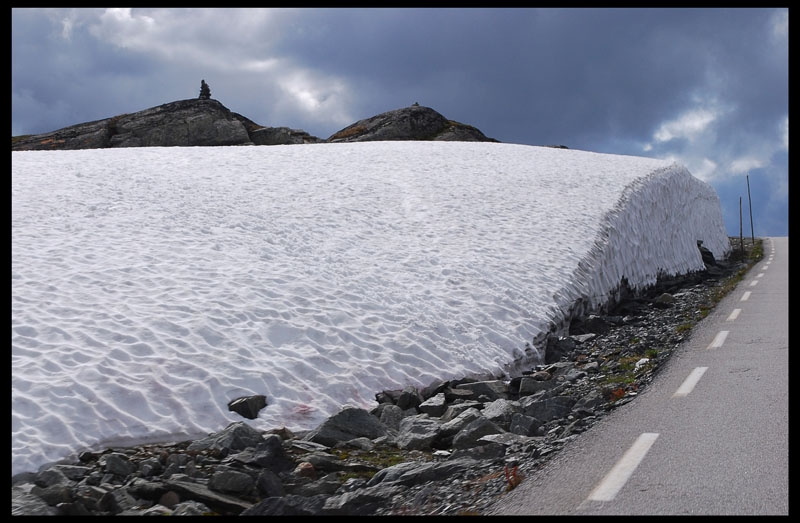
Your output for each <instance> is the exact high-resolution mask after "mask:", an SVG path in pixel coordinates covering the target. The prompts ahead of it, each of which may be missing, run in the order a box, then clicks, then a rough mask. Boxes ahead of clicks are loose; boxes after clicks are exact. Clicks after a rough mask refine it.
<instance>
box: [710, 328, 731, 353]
mask: <svg viewBox="0 0 800 523" xmlns="http://www.w3.org/2000/svg"><path fill="white" fill-rule="evenodd" d="M727 337H728V331H719V332H718V333H717V335H716V336H714V341H712V342H711V345H709V346H708V348H709V349H716V348H719V347H722V344H723V343H725V338H727Z"/></svg>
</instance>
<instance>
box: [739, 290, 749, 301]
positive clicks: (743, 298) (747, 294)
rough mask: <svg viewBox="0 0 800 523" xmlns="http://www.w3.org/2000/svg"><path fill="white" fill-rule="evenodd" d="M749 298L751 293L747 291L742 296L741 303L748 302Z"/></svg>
mask: <svg viewBox="0 0 800 523" xmlns="http://www.w3.org/2000/svg"><path fill="white" fill-rule="evenodd" d="M749 297H750V291H745V292H744V294H742V299H741V300H739V301H747V298H749Z"/></svg>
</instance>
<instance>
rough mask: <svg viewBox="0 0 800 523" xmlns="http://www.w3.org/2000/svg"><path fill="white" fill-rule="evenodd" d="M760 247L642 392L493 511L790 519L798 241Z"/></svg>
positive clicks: (778, 239) (770, 241) (769, 242)
mask: <svg viewBox="0 0 800 523" xmlns="http://www.w3.org/2000/svg"><path fill="white" fill-rule="evenodd" d="M763 240H764V258H763V260H762V261H760V262H759V263H758V264H757V265H755V266H754V267H753V268H751V269H750V271H748V273H747V274H746V276H745V278H744V280H743V281H742V282H740V283H739V284H738V285H737V287H736V288H735V289H734V290H733V291H732V292H731V293H729V294H728V295H727V296H726V297H725V298H724V299H723V300H722V301H721V302H720V303H719V304H718V305H717V306H716V307H715V308H714V310H713V311H712V312H711V314H709V315H708V317H706V318H705V319H704V320H703V321H702V322H700V323H699V324H698V325H697V326H696V327H695V328H694V330H693V331H692V334H691V335H690V337H689V339H688V340H687V341H686V342H685V343H684V344H683V345H681V347H679V348H677V349H676V350H675V352H674V353H673V354H672V356H671V357H670V359H669V361H668V362H667V363H666V364H665V366H664V368H663V369H662V370H661V372H660V373H659V374H658V375H657V376H656V378H655V379H654V380H653V381H652V383H651V384H650V385H649V386H648V388H647V389H646V390H645V391H644V392H643V393H642V394H640V395H639V396H638V397H637V398H636V399H635V400H634V401H632V402H630V403H628V404H626V405H623V406H621V407H619V408H618V409H617V410H615V411H614V412H612V413H611V414H609V415H608V416H606V417H605V418H603V419H601V420H600V421H599V422H597V423H596V424H595V425H594V426H593V427H591V428H590V429H589V430H587V431H586V432H584V433H583V434H580V435H579V436H577V437H576V438H575V439H574V440H573V441H571V442H569V443H568V444H567V445H566V446H565V447H564V448H563V449H562V450H561V451H560V452H559V454H558V455H557V456H556V457H555V458H553V459H552V460H550V462H548V463H547V464H546V465H545V467H543V468H542V469H541V470H538V471H534V472H533V473H531V474H529V476H528V477H527V478H526V479H525V480H524V481H523V482H522V483H521V484H520V485H519V486H518V487H517V488H516V489H514V490H512V491H511V492H509V493H508V494H506V495H505V496H504V497H503V498H501V499H500V500H499V501H498V502H497V503H496V504H495V505H494V506H493V507H491V508H490V509H489V510H488V511H487V512H486V513H487V514H489V515H492V514H502V515H788V514H789V368H788V364H789V281H788V279H789V238H788V237H776V238H764V239H763Z"/></svg>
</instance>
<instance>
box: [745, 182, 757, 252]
mask: <svg viewBox="0 0 800 523" xmlns="http://www.w3.org/2000/svg"><path fill="white" fill-rule="evenodd" d="M747 206H748V207H749V208H750V239H751V240H752V241H753V244H754V245H755V243H756V235H755V234H753V203H752V202H751V201H750V175H749V174H748V175H747Z"/></svg>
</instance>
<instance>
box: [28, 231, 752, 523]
mask: <svg viewBox="0 0 800 523" xmlns="http://www.w3.org/2000/svg"><path fill="white" fill-rule="evenodd" d="M744 243H745V245H744V256H741V251H740V247H741V244H740V240H739V239H738V238H736V239H732V240H731V244H732V247H733V252H732V255H731V256H729V258H728V259H727V260H717V261H716V263H715V264H713V265H707V270H706V271H703V272H700V273H696V274H693V275H690V276H686V277H682V278H675V279H671V280H663V281H660V282H659V283H658V284H657V285H656V286H654V287H653V288H651V289H649V290H648V291H647V292H646V293H644V294H642V295H638V296H628V297H627V298H626V299H624V300H622V301H621V302H620V303H619V304H618V305H617V306H616V308H614V309H613V310H611V311H608V312H607V313H606V314H602V315H590V316H589V317H586V318H582V319H581V320H577V321H573V324H572V325H571V326H570V332H569V336H562V337H559V338H553V339H551V340H550V342H549V343H548V348H547V358H546V361H545V362H544V363H543V364H542V365H539V366H537V367H535V368H532V369H530V370H529V371H526V372H524V373H523V374H522V375H521V376H518V377H515V378H514V379H511V380H506V381H503V380H494V381H491V380H490V381H482V382H480V381H469V380H463V381H462V382H459V383H455V382H443V383H440V384H435V385H433V386H431V387H430V388H429V389H426V390H425V391H417V390H414V389H407V390H405V391H383V392H381V393H378V394H376V399H378V400H379V402H380V405H379V407H378V408H376V409H374V410H373V411H372V412H370V413H367V412H366V411H363V410H362V409H350V410H346V411H345V410H343V411H342V412H340V413H339V414H337V415H335V416H332V417H331V418H329V420H328V422H326V423H324V424H323V425H321V426H320V427H318V428H317V429H315V430H314V431H309V432H307V433H303V434H291V433H289V432H288V431H286V430H285V429H276V430H274V431H270V433H267V434H261V433H259V432H258V431H255V430H254V429H252V428H250V427H249V426H248V425H246V423H238V424H232V425H230V426H229V427H227V428H226V429H224V430H222V431H220V432H219V433H216V434H212V435H209V437H208V438H204V439H203V440H198V441H194V442H180V443H173V444H166V445H141V446H137V447H131V448H113V449H105V450H104V451H99V452H85V453H83V454H81V455H80V457H79V460H77V461H76V462H75V463H61V464H56V465H53V466H49V467H44V468H43V469H42V470H40V471H39V472H37V473H33V472H31V473H25V474H20V475H17V476H16V477H14V478H12V515H34V514H35V515H145V514H173V515H199V514H223V515H236V514H239V515H325V514H330V515H335V514H339V515H481V514H483V513H484V511H485V509H486V508H487V507H489V506H490V505H491V504H493V503H495V502H496V501H497V500H498V499H499V497H501V496H502V495H504V494H505V493H506V492H508V491H509V490H510V489H513V488H514V487H515V486H516V485H517V484H519V483H520V482H522V481H525V478H526V477H530V476H531V475H535V474H536V471H537V469H539V468H540V467H541V466H542V465H543V464H544V463H545V462H546V461H547V460H549V459H550V458H551V457H553V456H554V455H555V454H556V453H557V452H558V451H559V450H560V449H561V448H562V447H563V446H564V445H565V444H567V442H569V441H570V440H571V439H573V438H575V437H576V436H577V435H578V434H580V433H581V432H583V431H585V430H587V429H589V428H590V427H591V426H592V425H593V424H594V423H595V422H596V421H597V420H598V419H600V418H601V417H602V416H604V415H605V414H607V413H608V412H610V411H612V410H613V409H615V408H616V407H618V406H620V405H622V404H624V403H627V402H629V401H634V400H635V398H636V396H637V394H638V393H640V392H641V391H642V390H643V389H644V388H645V387H647V385H648V384H649V383H650V382H651V380H652V378H653V376H654V375H655V374H656V373H657V372H658V371H659V369H660V368H661V366H662V364H663V363H664V362H665V361H666V360H667V359H668V358H669V357H670V355H671V354H672V352H673V350H674V349H675V348H677V347H678V346H679V345H680V344H681V343H682V342H683V341H684V340H685V338H686V337H687V336H688V335H689V333H690V331H691V329H692V327H693V326H694V325H695V324H696V323H697V322H698V321H700V320H701V319H703V318H704V317H705V316H706V315H707V314H708V312H709V311H710V310H711V309H713V307H714V306H715V305H716V303H717V302H718V301H719V299H721V297H722V296H724V295H725V294H726V293H727V292H729V291H730V290H731V289H732V288H733V287H734V286H735V284H736V283H737V282H738V280H739V279H741V278H742V277H743V274H744V272H745V271H746V269H748V268H749V266H751V265H752V263H754V262H755V261H758V259H760V257H761V250H760V241H759V240H756V242H755V245H753V244H752V242H750V241H745V242H744Z"/></svg>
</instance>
